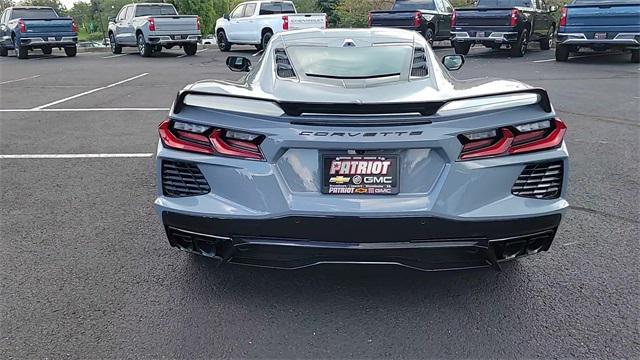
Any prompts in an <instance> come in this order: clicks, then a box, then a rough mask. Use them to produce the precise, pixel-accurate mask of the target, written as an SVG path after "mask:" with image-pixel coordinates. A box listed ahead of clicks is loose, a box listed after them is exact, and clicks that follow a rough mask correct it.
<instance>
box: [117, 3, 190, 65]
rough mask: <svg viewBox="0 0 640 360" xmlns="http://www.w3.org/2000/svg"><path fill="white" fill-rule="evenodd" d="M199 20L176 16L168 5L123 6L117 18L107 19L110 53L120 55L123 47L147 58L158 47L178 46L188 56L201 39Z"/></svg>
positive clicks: (176, 13)
mask: <svg viewBox="0 0 640 360" xmlns="http://www.w3.org/2000/svg"><path fill="white" fill-rule="evenodd" d="M201 36H202V35H201V33H200V17H199V16H196V15H178V12H177V11H176V8H175V7H173V5H171V4H162V3H137V4H129V5H125V6H124V7H122V9H120V12H119V13H118V16H116V17H114V18H110V19H109V41H110V43H111V52H113V53H114V54H120V53H121V52H122V47H123V46H136V47H137V48H138V51H139V52H140V55H142V56H144V57H147V56H151V54H153V52H160V51H162V48H163V47H164V48H166V49H171V48H172V47H174V46H180V47H182V48H183V49H184V52H185V53H186V54H187V55H189V56H191V55H195V54H196V52H197V50H198V41H200V38H201Z"/></svg>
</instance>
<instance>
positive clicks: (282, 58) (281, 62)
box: [275, 48, 296, 79]
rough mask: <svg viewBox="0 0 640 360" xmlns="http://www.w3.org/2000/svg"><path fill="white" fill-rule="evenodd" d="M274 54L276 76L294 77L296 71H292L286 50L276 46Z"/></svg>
mask: <svg viewBox="0 0 640 360" xmlns="http://www.w3.org/2000/svg"><path fill="white" fill-rule="evenodd" d="M275 56H276V72H277V73H278V76H279V77H281V78H285V79H290V78H295V77H296V73H295V71H293V66H291V61H289V56H288V55H287V52H286V51H285V50H284V49H282V48H278V49H276V50H275Z"/></svg>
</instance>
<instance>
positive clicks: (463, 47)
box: [453, 41, 471, 55]
mask: <svg viewBox="0 0 640 360" xmlns="http://www.w3.org/2000/svg"><path fill="white" fill-rule="evenodd" d="M453 48H454V49H455V51H456V54H460V55H467V54H468V53H469V50H470V49H471V43H468V42H457V41H456V42H454V43H453Z"/></svg>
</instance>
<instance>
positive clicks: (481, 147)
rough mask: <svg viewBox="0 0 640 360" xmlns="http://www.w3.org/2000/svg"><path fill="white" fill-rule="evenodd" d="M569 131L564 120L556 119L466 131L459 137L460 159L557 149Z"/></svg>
mask: <svg viewBox="0 0 640 360" xmlns="http://www.w3.org/2000/svg"><path fill="white" fill-rule="evenodd" d="M566 130H567V126H566V125H565V124H564V122H562V121H561V120H560V119H553V120H544V121H538V122H534V123H528V124H522V125H516V126H508V127H503V128H500V129H495V130H489V131H481V132H476V133H471V134H463V135H460V136H459V137H458V138H459V140H460V142H461V143H462V152H461V154H460V158H459V160H472V159H473V160H475V159H482V158H489V157H497V156H506V155H516V154H524V153H530V152H534V151H541V150H549V149H554V148H557V147H558V146H560V145H561V144H562V140H563V139H564V134H565V132H566Z"/></svg>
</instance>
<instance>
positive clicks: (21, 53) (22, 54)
mask: <svg viewBox="0 0 640 360" xmlns="http://www.w3.org/2000/svg"><path fill="white" fill-rule="evenodd" d="M13 48H14V49H15V50H16V56H17V57H18V59H26V58H27V57H29V50H28V49H27V48H26V47H25V46H20V45H18V39H15V38H14V39H13Z"/></svg>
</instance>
